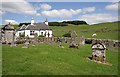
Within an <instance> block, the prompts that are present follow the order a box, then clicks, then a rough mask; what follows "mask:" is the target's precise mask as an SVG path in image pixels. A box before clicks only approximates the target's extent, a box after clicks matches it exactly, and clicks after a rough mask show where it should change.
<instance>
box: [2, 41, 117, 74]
mask: <svg viewBox="0 0 120 77" xmlns="http://www.w3.org/2000/svg"><path fill="white" fill-rule="evenodd" d="M68 45H69V44H64V43H63V46H64V47H65V48H58V47H57V44H51V45H46V44H41V45H39V46H36V47H32V46H31V47H30V48H28V49H24V48H21V47H22V46H21V45H19V46H18V47H10V46H8V45H3V52H2V54H3V67H2V71H3V72H2V73H3V75H117V74H118V73H117V72H118V68H117V67H118V50H117V49H115V50H114V52H112V51H108V50H107V52H106V56H107V62H110V63H112V64H113V65H112V66H108V65H104V64H99V63H95V62H92V61H90V60H88V59H87V58H88V57H90V56H91V54H92V50H91V45H85V46H79V49H70V48H68Z"/></svg>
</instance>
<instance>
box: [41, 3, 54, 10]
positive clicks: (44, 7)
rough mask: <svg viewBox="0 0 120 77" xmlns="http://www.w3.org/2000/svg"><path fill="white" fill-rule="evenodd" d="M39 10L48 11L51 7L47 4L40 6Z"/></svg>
mask: <svg viewBox="0 0 120 77" xmlns="http://www.w3.org/2000/svg"><path fill="white" fill-rule="evenodd" d="M40 8H41V9H43V10H50V9H52V6H50V5H49V4H41V5H40Z"/></svg>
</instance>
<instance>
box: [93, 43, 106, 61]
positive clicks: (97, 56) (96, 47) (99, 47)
mask: <svg viewBox="0 0 120 77" xmlns="http://www.w3.org/2000/svg"><path fill="white" fill-rule="evenodd" d="M105 51H106V46H105V45H104V44H102V43H99V42H97V43H94V44H92V60H94V61H96V62H102V63H105V62H106V54H105Z"/></svg>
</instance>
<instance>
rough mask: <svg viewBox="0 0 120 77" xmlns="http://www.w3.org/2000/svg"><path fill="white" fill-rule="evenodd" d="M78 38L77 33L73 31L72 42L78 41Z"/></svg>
mask: <svg viewBox="0 0 120 77" xmlns="http://www.w3.org/2000/svg"><path fill="white" fill-rule="evenodd" d="M76 37H77V33H76V31H73V32H72V33H71V38H72V41H76Z"/></svg>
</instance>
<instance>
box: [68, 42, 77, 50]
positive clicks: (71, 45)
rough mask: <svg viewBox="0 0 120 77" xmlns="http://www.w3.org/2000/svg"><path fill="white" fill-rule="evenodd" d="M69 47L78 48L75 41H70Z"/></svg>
mask: <svg viewBox="0 0 120 77" xmlns="http://www.w3.org/2000/svg"><path fill="white" fill-rule="evenodd" d="M69 48H77V49H78V44H76V43H75V41H72V43H71V44H70V45H69Z"/></svg>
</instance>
